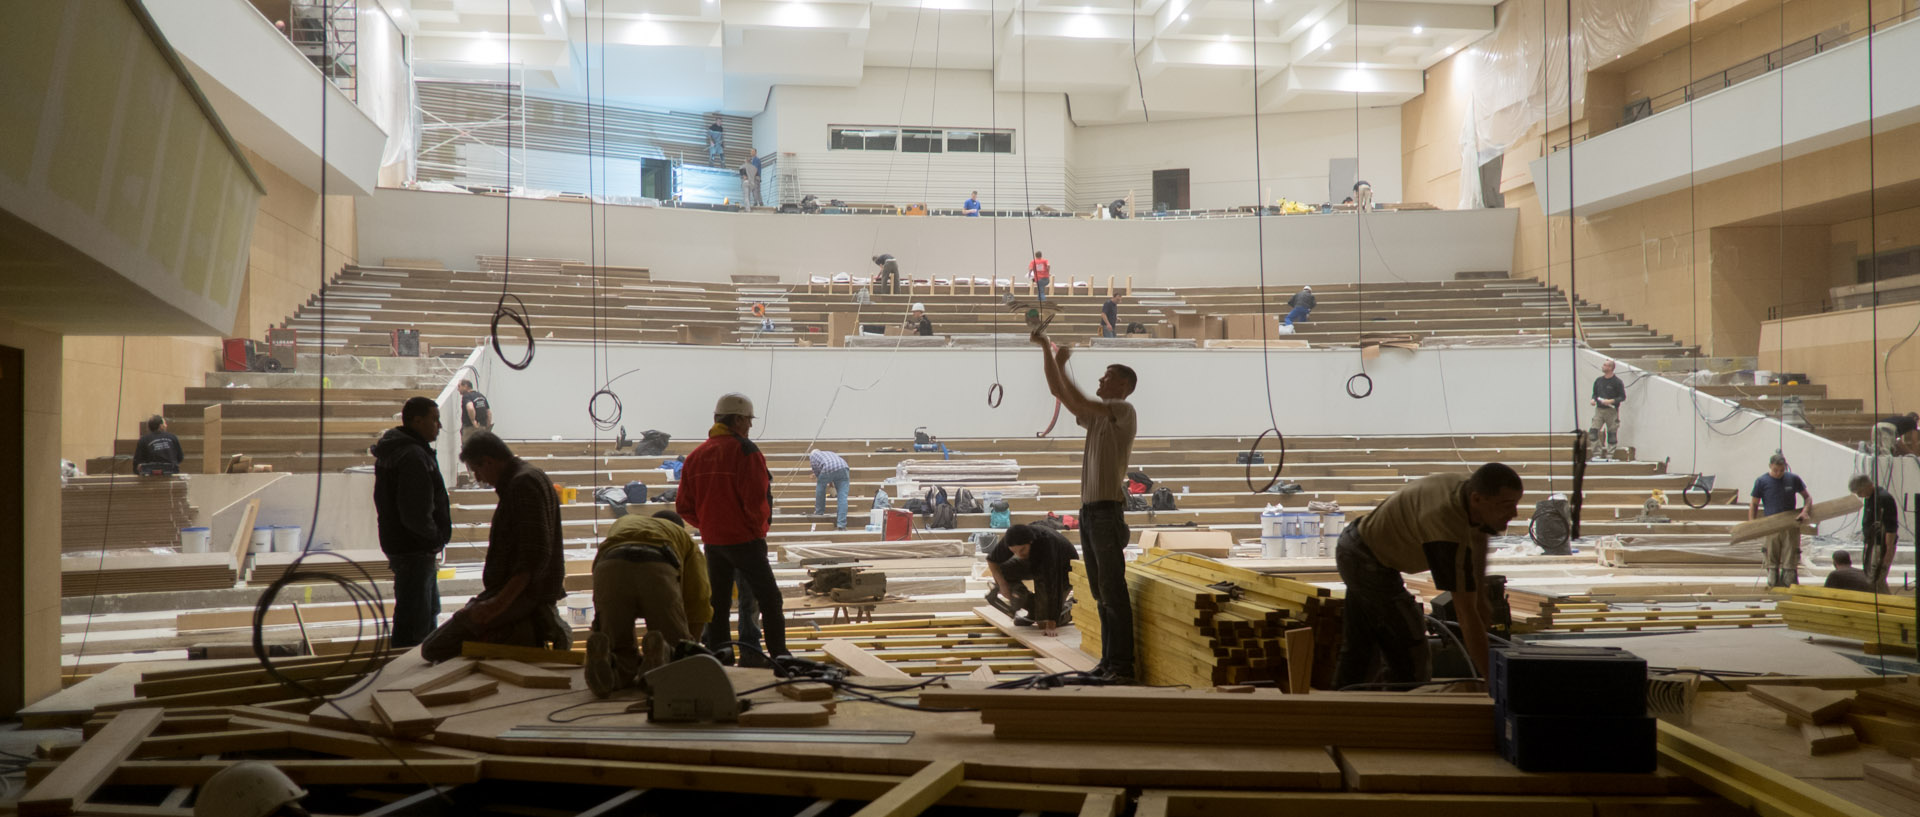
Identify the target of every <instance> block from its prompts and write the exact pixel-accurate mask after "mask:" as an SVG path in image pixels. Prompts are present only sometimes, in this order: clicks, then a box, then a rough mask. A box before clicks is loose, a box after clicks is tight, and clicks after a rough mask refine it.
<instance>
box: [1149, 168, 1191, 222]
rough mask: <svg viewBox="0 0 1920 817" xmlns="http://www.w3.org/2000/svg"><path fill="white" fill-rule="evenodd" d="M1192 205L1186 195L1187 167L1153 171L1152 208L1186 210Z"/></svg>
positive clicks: (1156, 209) (1156, 210)
mask: <svg viewBox="0 0 1920 817" xmlns="http://www.w3.org/2000/svg"><path fill="white" fill-rule="evenodd" d="M1192 206H1193V202H1192V201H1191V200H1190V199H1188V197H1187V169H1186V168H1184V167H1183V168H1179V169H1177V170H1156V171H1153V209H1154V211H1155V212H1158V211H1162V210H1186V209H1188V208H1191V207H1192Z"/></svg>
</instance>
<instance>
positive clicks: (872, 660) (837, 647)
mask: <svg viewBox="0 0 1920 817" xmlns="http://www.w3.org/2000/svg"><path fill="white" fill-rule="evenodd" d="M826 652H827V657H828V658H831V659H833V661H834V663H837V664H839V665H840V666H843V667H846V668H847V671H848V672H850V673H852V674H854V675H864V676H866V677H868V678H895V679H899V680H903V681H904V680H909V679H911V678H912V676H910V675H908V674H906V673H904V672H901V671H900V670H899V669H897V668H895V667H894V666H893V665H892V664H889V663H887V662H885V661H882V660H880V657H879V656H876V655H874V654H873V653H871V652H868V651H867V649H866V648H865V647H862V646H860V645H859V644H855V643H853V642H852V641H846V640H841V639H834V640H832V641H828V642H827V644H826Z"/></svg>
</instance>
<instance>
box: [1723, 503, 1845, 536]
mask: <svg viewBox="0 0 1920 817" xmlns="http://www.w3.org/2000/svg"><path fill="white" fill-rule="evenodd" d="M1860 507H1861V506H1860V498H1859V497H1854V496H1843V497H1837V498H1834V499H1829V500H1827V501H1825V502H1815V503H1813V506H1812V507H1810V508H1808V509H1807V521H1809V522H1821V521H1824V520H1828V519H1832V518H1834V517H1836V516H1845V515H1847V514H1851V513H1859V512H1860ZM1799 516H1800V515H1799V514H1798V513H1797V512H1794V511H1781V512H1779V513H1776V514H1774V515H1772V516H1768V517H1764V518H1761V519H1755V520H1753V521H1751V522H1742V523H1740V524H1738V525H1735V526H1733V531H1732V535H1731V540H1732V541H1733V542H1734V543H1735V544H1738V543H1740V542H1746V541H1749V540H1753V539H1758V538H1760V537H1762V536H1766V535H1768V534H1773V533H1780V532H1782V531H1790V530H1799V529H1800V525H1801V523H1800V521H1799Z"/></svg>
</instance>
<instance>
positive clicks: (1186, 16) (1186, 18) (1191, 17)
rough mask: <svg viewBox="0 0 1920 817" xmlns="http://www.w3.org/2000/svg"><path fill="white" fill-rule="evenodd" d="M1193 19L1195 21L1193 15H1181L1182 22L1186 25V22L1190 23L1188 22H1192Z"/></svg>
mask: <svg viewBox="0 0 1920 817" xmlns="http://www.w3.org/2000/svg"><path fill="white" fill-rule="evenodd" d="M1191 19H1193V15H1191V14H1182V15H1180V22H1183V23H1184V22H1186V21H1188V20H1191Z"/></svg>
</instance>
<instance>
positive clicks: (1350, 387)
mask: <svg viewBox="0 0 1920 817" xmlns="http://www.w3.org/2000/svg"><path fill="white" fill-rule="evenodd" d="M1356 382H1358V383H1359V384H1360V385H1364V386H1366V390H1365V391H1361V390H1360V389H1359V387H1357V386H1355V385H1354V384H1355V383H1356ZM1372 394H1373V378H1372V377H1371V376H1369V375H1368V374H1367V373H1366V372H1361V373H1359V374H1356V375H1354V376H1352V377H1349V378H1347V396H1348V397H1351V398H1353V399H1355V400H1364V399H1366V398H1367V397H1370V396H1372Z"/></svg>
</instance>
